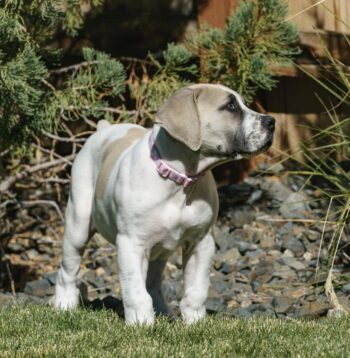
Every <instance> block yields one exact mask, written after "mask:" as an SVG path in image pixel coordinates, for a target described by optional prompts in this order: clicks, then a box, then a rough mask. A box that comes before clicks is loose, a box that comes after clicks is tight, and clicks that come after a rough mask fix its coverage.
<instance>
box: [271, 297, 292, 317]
mask: <svg viewBox="0 0 350 358" xmlns="http://www.w3.org/2000/svg"><path fill="white" fill-rule="evenodd" d="M293 302H294V300H293V299H292V298H290V297H282V296H279V297H275V298H274V299H273V301H272V306H273V308H274V310H275V312H276V313H288V312H289V311H290V310H291V309H292V306H293Z"/></svg>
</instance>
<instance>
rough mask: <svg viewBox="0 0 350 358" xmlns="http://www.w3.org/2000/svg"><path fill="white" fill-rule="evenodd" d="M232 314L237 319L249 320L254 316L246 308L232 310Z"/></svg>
mask: <svg viewBox="0 0 350 358" xmlns="http://www.w3.org/2000/svg"><path fill="white" fill-rule="evenodd" d="M230 313H231V315H232V316H233V317H237V318H249V317H251V316H252V312H250V311H249V310H248V309H246V308H236V309H234V310H232V311H231V312H230Z"/></svg>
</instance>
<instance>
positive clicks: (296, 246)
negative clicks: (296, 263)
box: [287, 237, 306, 257]
mask: <svg viewBox="0 0 350 358" xmlns="http://www.w3.org/2000/svg"><path fill="white" fill-rule="evenodd" d="M287 248H288V249H289V250H290V251H292V252H293V254H294V255H295V256H296V257H301V256H303V255H304V253H305V251H306V249H305V246H304V244H303V242H302V241H301V240H299V239H298V238H297V237H292V238H291V239H290V240H289V241H288V243H287Z"/></svg>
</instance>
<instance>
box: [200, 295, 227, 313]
mask: <svg viewBox="0 0 350 358" xmlns="http://www.w3.org/2000/svg"><path fill="white" fill-rule="evenodd" d="M205 306H206V309H207V312H209V313H219V312H224V311H225V310H226V305H225V303H224V302H223V301H222V300H221V299H219V298H208V299H207V302H206V304H205Z"/></svg>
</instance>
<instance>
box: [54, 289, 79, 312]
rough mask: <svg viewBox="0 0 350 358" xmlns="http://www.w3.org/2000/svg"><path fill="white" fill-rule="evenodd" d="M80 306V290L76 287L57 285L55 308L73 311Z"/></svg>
mask: <svg viewBox="0 0 350 358" xmlns="http://www.w3.org/2000/svg"><path fill="white" fill-rule="evenodd" d="M78 305H79V289H78V288H77V287H74V286H70V287H63V286H61V285H59V284H57V285H56V292H55V298H54V306H55V307H56V308H58V309H60V310H71V309H73V308H76V307H78Z"/></svg>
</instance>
